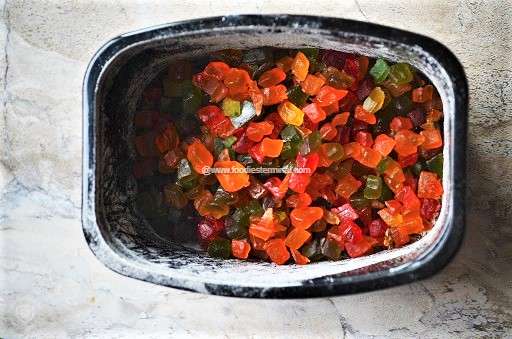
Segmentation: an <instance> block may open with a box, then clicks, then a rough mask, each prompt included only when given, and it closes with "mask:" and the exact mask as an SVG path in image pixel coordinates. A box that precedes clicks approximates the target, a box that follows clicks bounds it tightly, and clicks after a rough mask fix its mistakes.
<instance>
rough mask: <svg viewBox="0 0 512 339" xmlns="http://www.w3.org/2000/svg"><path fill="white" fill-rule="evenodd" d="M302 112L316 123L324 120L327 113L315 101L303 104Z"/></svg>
mask: <svg viewBox="0 0 512 339" xmlns="http://www.w3.org/2000/svg"><path fill="white" fill-rule="evenodd" d="M302 111H303V112H304V114H306V115H307V116H308V118H309V120H311V121H312V122H313V123H315V124H317V123H319V122H320V121H322V120H325V118H326V117H327V114H326V113H325V111H324V110H323V109H322V107H320V106H319V105H318V104H317V103H316V102H313V103H311V104H309V105H306V106H304V108H303V109H302Z"/></svg>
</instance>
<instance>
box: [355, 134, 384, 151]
mask: <svg viewBox="0 0 512 339" xmlns="http://www.w3.org/2000/svg"><path fill="white" fill-rule="evenodd" d="M355 139H356V141H357V142H358V143H360V144H361V146H364V147H372V145H373V137H372V134H371V133H370V132H365V131H358V132H357V133H356V138H355ZM379 153H380V152H379Z"/></svg>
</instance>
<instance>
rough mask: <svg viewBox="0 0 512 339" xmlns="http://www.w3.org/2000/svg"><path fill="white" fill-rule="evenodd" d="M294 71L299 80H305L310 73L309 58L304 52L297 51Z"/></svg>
mask: <svg viewBox="0 0 512 339" xmlns="http://www.w3.org/2000/svg"><path fill="white" fill-rule="evenodd" d="M291 69H292V73H293V75H294V76H295V78H296V79H297V80H298V81H304V80H305V79H306V76H307V75H308V70H309V59H308V58H307V57H306V56H305V55H304V53H302V52H297V54H296V55H295V58H293V62H292V65H291Z"/></svg>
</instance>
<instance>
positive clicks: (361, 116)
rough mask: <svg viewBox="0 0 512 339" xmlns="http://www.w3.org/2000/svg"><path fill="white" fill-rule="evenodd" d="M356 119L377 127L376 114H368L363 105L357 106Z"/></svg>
mask: <svg viewBox="0 0 512 339" xmlns="http://www.w3.org/2000/svg"><path fill="white" fill-rule="evenodd" d="M354 118H355V119H357V120H359V121H364V122H366V123H368V124H370V125H375V124H376V123H377V117H376V116H375V114H373V113H371V112H368V111H367V110H365V109H364V107H363V106H361V105H357V106H356V109H355V111H354Z"/></svg>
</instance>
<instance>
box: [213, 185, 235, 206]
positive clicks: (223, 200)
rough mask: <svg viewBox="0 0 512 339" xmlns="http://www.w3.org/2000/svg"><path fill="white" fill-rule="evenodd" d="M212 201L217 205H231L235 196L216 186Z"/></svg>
mask: <svg viewBox="0 0 512 339" xmlns="http://www.w3.org/2000/svg"><path fill="white" fill-rule="evenodd" d="M213 201H214V202H215V203H216V204H217V205H231V204H232V203H234V202H235V197H234V195H233V193H229V192H226V191H224V190H223V189H222V188H220V187H219V188H218V189H217V191H215V194H214V195H213Z"/></svg>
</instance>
